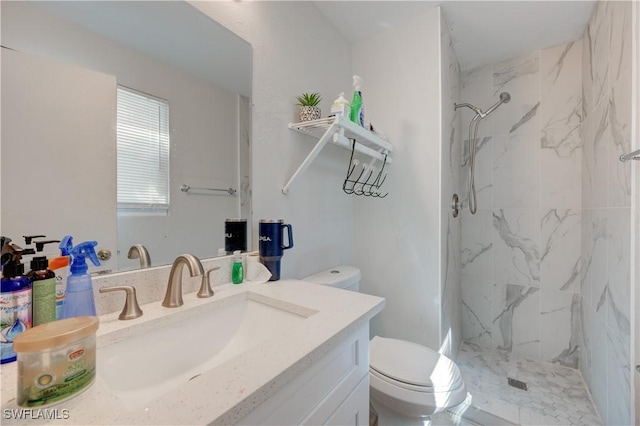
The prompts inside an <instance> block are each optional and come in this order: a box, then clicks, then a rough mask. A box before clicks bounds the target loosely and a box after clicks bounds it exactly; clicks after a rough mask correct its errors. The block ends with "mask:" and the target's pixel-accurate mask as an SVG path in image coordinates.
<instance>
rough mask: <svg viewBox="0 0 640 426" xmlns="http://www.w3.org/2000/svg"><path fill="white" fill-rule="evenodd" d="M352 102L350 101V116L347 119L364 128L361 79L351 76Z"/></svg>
mask: <svg viewBox="0 0 640 426" xmlns="http://www.w3.org/2000/svg"><path fill="white" fill-rule="evenodd" d="M353 88H354V91H353V100H352V101H351V114H350V115H349V119H350V120H351V121H353V122H354V123H356V124H357V125H358V126H362V127H364V107H363V105H362V92H361V91H360V90H361V89H362V78H360V76H357V75H354V76H353Z"/></svg>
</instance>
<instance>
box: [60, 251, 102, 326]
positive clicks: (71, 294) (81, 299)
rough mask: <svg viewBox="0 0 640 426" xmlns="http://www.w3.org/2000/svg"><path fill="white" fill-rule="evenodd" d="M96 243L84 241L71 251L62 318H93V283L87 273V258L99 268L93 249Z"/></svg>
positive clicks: (94, 312) (94, 311)
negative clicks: (69, 272)
mask: <svg viewBox="0 0 640 426" xmlns="http://www.w3.org/2000/svg"><path fill="white" fill-rule="evenodd" d="M97 245H98V243H97V242H96V241H85V242H84V243H80V244H78V245H76V246H75V247H73V248H72V249H71V257H72V261H71V268H70V269H71V275H69V278H68V279H67V289H66V290H67V291H66V295H65V301H64V308H63V314H62V317H63V318H72V317H82V316H95V315H96V302H95V300H94V299H93V282H92V281H91V275H89V273H88V272H87V271H88V270H89V267H88V266H87V259H86V258H87V256H88V257H89V259H91V262H93V264H94V265H96V266H100V261H99V260H98V256H96V251H95V250H94V247H95V246H97Z"/></svg>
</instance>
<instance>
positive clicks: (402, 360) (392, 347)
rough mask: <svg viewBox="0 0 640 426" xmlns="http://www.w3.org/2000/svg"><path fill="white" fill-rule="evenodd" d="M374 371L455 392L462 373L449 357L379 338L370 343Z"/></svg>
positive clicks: (420, 346)
mask: <svg viewBox="0 0 640 426" xmlns="http://www.w3.org/2000/svg"><path fill="white" fill-rule="evenodd" d="M369 356H370V361H369V363H370V364H369V365H370V367H371V368H372V369H373V370H375V371H376V372H378V373H380V374H382V375H384V376H386V377H388V378H390V379H392V380H396V381H398V382H402V383H407V384H410V385H413V386H423V387H430V388H436V389H452V388H453V387H455V386H456V385H457V384H458V383H459V382H460V380H461V376H460V370H459V369H458V366H457V365H455V364H454V363H453V361H451V360H450V359H449V358H447V357H446V356H444V355H442V354H439V353H438V352H435V351H433V350H431V349H429V348H427V347H425V346H422V345H418V344H417V343H413V342H407V341H405V340H398V339H388V338H384V337H379V336H376V337H374V338H373V339H372V340H371V342H370V352H369Z"/></svg>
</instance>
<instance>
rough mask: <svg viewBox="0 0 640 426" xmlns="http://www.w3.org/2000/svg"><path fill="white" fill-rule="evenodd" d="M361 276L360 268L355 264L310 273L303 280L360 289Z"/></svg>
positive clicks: (354, 289) (348, 288) (352, 289)
mask: <svg viewBox="0 0 640 426" xmlns="http://www.w3.org/2000/svg"><path fill="white" fill-rule="evenodd" d="M360 277H361V275H360V269H358V268H356V267H355V266H349V265H340V266H335V267H333V268H329V269H327V270H325V271H321V272H318V273H317V274H313V275H309V276H308V277H306V278H303V280H304V281H308V282H311V283H314V284H320V285H328V286H331V287H335V288H343V289H345V290H351V291H360Z"/></svg>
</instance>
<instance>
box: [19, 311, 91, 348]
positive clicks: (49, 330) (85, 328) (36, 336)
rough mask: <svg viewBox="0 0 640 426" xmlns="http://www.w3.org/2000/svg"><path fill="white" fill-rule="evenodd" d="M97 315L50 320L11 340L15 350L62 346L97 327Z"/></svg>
mask: <svg viewBox="0 0 640 426" xmlns="http://www.w3.org/2000/svg"><path fill="white" fill-rule="evenodd" d="M98 323H99V321H98V317H74V318H67V319H63V320H59V321H51V322H48V323H45V324H41V325H38V326H36V327H33V328H30V329H28V330H27V331H25V332H24V333H20V334H18V335H17V336H16V337H15V339H14V340H13V350H14V351H16V352H36V351H42V350H47V349H51V348H54V347H56V346H64V345H66V344H68V343H71V342H75V341H76V340H80V339H82V338H83V337H86V336H88V335H89V334H91V333H95V331H96V330H97V329H98Z"/></svg>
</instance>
